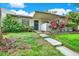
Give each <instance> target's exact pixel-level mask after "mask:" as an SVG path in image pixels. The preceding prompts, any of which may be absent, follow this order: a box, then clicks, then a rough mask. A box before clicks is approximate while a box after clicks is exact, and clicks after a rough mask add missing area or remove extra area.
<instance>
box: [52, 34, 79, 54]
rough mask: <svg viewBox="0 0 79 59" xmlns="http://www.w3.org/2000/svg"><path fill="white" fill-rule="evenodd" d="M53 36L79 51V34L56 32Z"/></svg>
mask: <svg viewBox="0 0 79 59" xmlns="http://www.w3.org/2000/svg"><path fill="white" fill-rule="evenodd" d="M51 37H52V38H54V39H57V40H59V41H60V42H62V43H63V44H64V45H65V46H67V47H68V48H70V49H72V50H74V51H76V52H78V53H79V34H68V33H66V34H54V35H51Z"/></svg>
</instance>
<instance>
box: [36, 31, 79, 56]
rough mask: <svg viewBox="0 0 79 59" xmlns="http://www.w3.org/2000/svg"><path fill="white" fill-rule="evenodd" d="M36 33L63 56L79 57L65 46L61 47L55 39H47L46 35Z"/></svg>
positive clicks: (78, 54)
mask: <svg viewBox="0 0 79 59" xmlns="http://www.w3.org/2000/svg"><path fill="white" fill-rule="evenodd" d="M37 33H39V35H40V36H41V37H43V38H44V40H46V41H48V42H49V43H50V44H52V45H53V46H55V47H56V49H57V50H59V51H60V52H61V53H62V54H64V55H65V56H79V53H77V52H74V51H73V50H71V49H69V48H67V47H65V46H62V43H61V42H59V41H57V40H55V39H52V38H49V36H48V35H46V34H43V33H42V32H38V31H37Z"/></svg>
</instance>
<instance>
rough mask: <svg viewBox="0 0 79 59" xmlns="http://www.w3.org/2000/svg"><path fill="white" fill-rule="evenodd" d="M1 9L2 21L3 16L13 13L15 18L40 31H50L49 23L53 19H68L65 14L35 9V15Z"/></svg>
mask: <svg viewBox="0 0 79 59" xmlns="http://www.w3.org/2000/svg"><path fill="white" fill-rule="evenodd" d="M0 10H1V15H0V16H1V21H3V18H4V17H6V16H7V15H11V16H12V17H14V19H15V20H16V21H18V22H20V23H22V24H25V26H27V25H29V26H32V27H34V29H35V30H39V31H49V30H50V28H49V25H50V22H51V21H52V20H57V21H62V20H64V19H66V17H64V16H60V15H55V14H51V13H48V12H39V11H35V14H34V16H33V17H30V16H23V15H16V14H15V13H13V12H11V11H10V12H6V11H4V10H3V9H0Z"/></svg>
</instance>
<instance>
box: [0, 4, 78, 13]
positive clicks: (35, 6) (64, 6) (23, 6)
mask: <svg viewBox="0 0 79 59" xmlns="http://www.w3.org/2000/svg"><path fill="white" fill-rule="evenodd" d="M0 8H6V9H9V10H15V11H19V10H22V11H24V12H33V11H35V10H36V11H47V10H50V9H64V10H67V9H69V10H72V11H74V12H76V11H78V7H77V6H76V5H75V4H71V3H24V4H20V5H19V4H17V3H15V4H14V5H13V4H11V3H0Z"/></svg>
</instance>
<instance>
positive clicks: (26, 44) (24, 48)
mask: <svg viewBox="0 0 79 59" xmlns="http://www.w3.org/2000/svg"><path fill="white" fill-rule="evenodd" d="M4 38H14V39H16V42H15V43H13V44H12V46H13V48H11V49H9V50H8V51H2V52H1V51H0V56H3V55H4V56H7V55H9V56H60V55H63V54H61V53H60V52H59V51H58V50H56V49H55V47H53V46H52V45H51V44H49V43H48V42H46V41H45V40H43V39H42V38H41V37H40V36H39V35H38V34H37V33H35V32H21V33H7V34H4Z"/></svg>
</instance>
